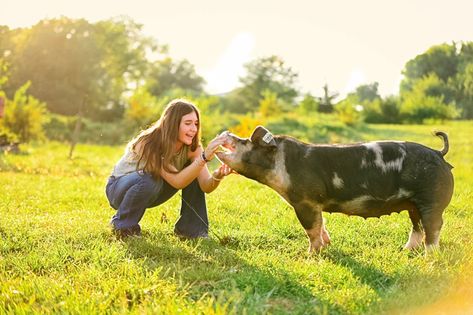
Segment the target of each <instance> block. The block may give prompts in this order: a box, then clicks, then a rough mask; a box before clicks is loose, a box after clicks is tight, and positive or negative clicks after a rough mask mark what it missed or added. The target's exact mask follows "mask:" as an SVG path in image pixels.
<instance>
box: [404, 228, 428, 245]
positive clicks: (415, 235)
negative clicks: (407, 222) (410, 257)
mask: <svg viewBox="0 0 473 315" xmlns="http://www.w3.org/2000/svg"><path fill="white" fill-rule="evenodd" d="M423 240H424V233H422V232H421V231H414V230H412V231H411V234H410V235H409V241H407V243H406V245H404V249H414V248H417V247H419V246H420V245H422V241H423Z"/></svg>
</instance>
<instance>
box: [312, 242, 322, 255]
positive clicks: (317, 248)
mask: <svg viewBox="0 0 473 315" xmlns="http://www.w3.org/2000/svg"><path fill="white" fill-rule="evenodd" d="M324 246H325V244H324V242H316V243H314V244H312V243H311V244H310V246H309V253H310V254H311V253H316V254H318V253H320V252H321V251H322V248H323V247H324Z"/></svg>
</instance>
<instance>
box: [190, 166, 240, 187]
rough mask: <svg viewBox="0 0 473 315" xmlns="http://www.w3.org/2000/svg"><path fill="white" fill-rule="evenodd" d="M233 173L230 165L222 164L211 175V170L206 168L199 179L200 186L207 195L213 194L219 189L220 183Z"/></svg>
mask: <svg viewBox="0 0 473 315" xmlns="http://www.w3.org/2000/svg"><path fill="white" fill-rule="evenodd" d="M231 172H232V170H231V168H230V167H229V166H228V165H225V164H222V165H220V167H219V168H217V169H216V170H215V171H213V173H212V174H210V172H209V169H208V168H207V166H205V167H204V168H203V169H202V171H201V172H200V174H199V177H198V180H199V186H200V188H201V189H202V191H204V192H205V193H211V192H212V191H214V190H215V189H216V188H217V187H218V185H219V184H220V181H221V180H222V179H223V178H224V177H225V176H227V175H228V174H230V173H231Z"/></svg>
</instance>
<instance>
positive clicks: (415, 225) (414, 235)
mask: <svg viewBox="0 0 473 315" xmlns="http://www.w3.org/2000/svg"><path fill="white" fill-rule="evenodd" d="M409 218H410V219H411V222H412V230H411V233H410V234H409V240H408V241H407V243H406V245H404V249H415V248H417V247H419V246H420V245H422V242H423V241H424V232H423V229H422V224H421V222H420V214H419V210H417V208H415V207H412V208H410V209H409Z"/></svg>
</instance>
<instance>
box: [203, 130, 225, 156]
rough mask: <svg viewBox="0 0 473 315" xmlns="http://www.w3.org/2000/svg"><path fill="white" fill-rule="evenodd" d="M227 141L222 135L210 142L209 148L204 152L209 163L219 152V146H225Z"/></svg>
mask: <svg viewBox="0 0 473 315" xmlns="http://www.w3.org/2000/svg"><path fill="white" fill-rule="evenodd" d="M225 139H226V137H225V136H224V135H220V136H217V137H215V138H214V139H213V140H212V141H210V142H209V144H208V145H207V148H206V149H205V150H204V155H205V158H206V159H207V161H210V160H212V159H213V158H214V155H215V151H217V149H218V147H219V146H221V145H223V144H225Z"/></svg>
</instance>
